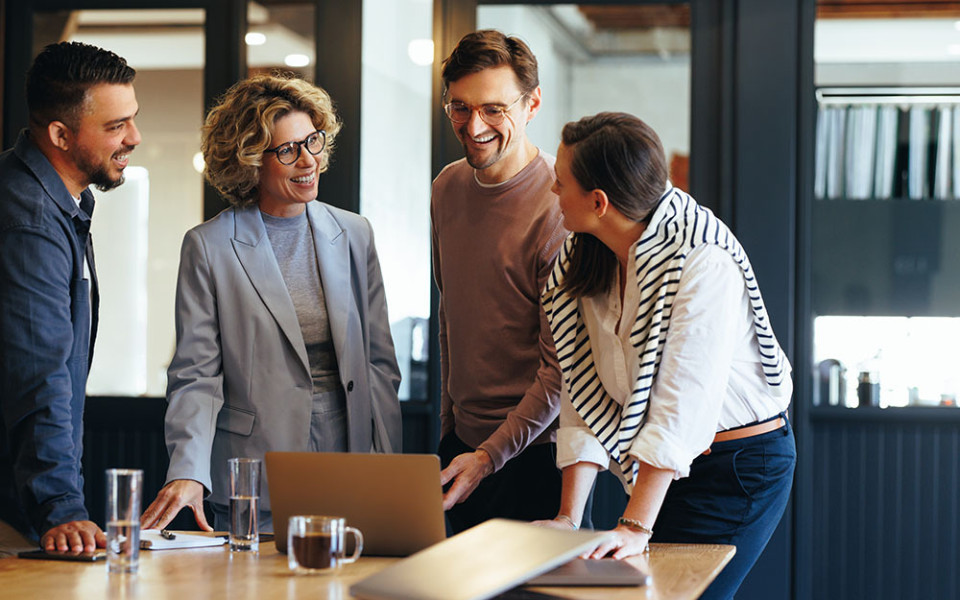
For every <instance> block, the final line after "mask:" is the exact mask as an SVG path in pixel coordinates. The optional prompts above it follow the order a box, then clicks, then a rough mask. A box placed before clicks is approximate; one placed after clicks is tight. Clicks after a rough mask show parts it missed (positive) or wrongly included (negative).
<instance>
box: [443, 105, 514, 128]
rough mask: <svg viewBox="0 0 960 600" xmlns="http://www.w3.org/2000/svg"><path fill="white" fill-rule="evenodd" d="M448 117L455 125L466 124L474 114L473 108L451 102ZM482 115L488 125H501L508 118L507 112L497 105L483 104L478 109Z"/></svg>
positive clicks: (448, 107) (447, 107) (448, 106)
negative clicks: (505, 117)
mask: <svg viewBox="0 0 960 600" xmlns="http://www.w3.org/2000/svg"><path fill="white" fill-rule="evenodd" d="M446 109H447V116H448V117H449V118H450V120H451V121H453V122H454V123H466V122H467V121H469V120H470V115H471V114H473V110H474V109H473V108H472V107H470V106H468V105H466V104H463V103H462V102H451V103H450V104H447V106H446ZM476 110H477V111H479V113H480V118H481V119H482V120H483V122H484V123H486V124H487V125H499V124H500V123H502V122H503V118H504V116H506V110H505V109H504V107H502V106H497V105H496V104H483V105H481V106H479V107H477V109H476Z"/></svg>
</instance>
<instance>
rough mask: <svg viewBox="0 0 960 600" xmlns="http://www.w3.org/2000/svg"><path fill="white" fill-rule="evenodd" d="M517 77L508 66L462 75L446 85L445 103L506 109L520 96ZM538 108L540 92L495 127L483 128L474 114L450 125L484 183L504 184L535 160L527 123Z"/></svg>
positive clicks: (474, 112)
mask: <svg viewBox="0 0 960 600" xmlns="http://www.w3.org/2000/svg"><path fill="white" fill-rule="evenodd" d="M522 93H523V91H522V90H521V89H520V85H519V82H518V81H517V76H516V74H514V72H513V70H512V69H511V68H510V67H509V66H506V65H504V66H500V67H492V68H489V69H484V70H482V71H479V72H477V73H471V74H469V75H465V76H463V77H461V78H460V79H458V80H456V81H453V82H451V83H450V85H449V87H448V89H447V101H448V102H462V103H464V104H467V105H469V106H474V107H479V106H481V105H483V104H495V105H499V106H503V107H504V108H506V107H508V106H510V105H511V104H512V103H513V102H514V101H515V100H516V99H517V98H519V97H520V96H521V95H522ZM539 108H540V88H537V89H536V90H534V91H532V92H530V94H528V97H527V98H525V99H523V100H521V101H520V102H517V103H516V104H515V105H514V106H513V107H512V108H511V109H510V110H509V111H507V112H506V115H505V118H504V119H503V122H502V123H500V124H499V125H497V126H492V125H489V124H487V123H486V122H484V121H483V119H481V118H480V115H479V113H478V112H477V111H473V112H472V113H471V114H470V118H469V119H468V120H467V121H466V122H465V123H453V122H451V125H452V126H453V131H454V133H456V134H457V139H459V140H460V143H461V144H463V150H464V152H465V154H466V158H467V162H468V163H469V164H470V166H471V167H473V168H474V169H476V170H477V176H478V177H479V178H480V180H481V181H483V182H485V183H497V182H501V181H506V180H507V179H509V178H510V177H513V176H514V175H516V174H517V173H519V172H520V171H521V170H522V169H523V167H525V166H526V165H527V163H529V162H530V160H532V159H533V157H534V156H536V153H537V150H536V147H534V146H533V144H532V143H531V142H530V141H529V140H528V139H527V122H529V121H530V120H531V119H532V118H533V116H534V115H535V114H536V112H537V111H538V110H539Z"/></svg>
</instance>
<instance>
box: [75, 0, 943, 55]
mask: <svg viewBox="0 0 960 600" xmlns="http://www.w3.org/2000/svg"><path fill="white" fill-rule="evenodd" d="M204 16H205V15H204V11H203V10H99V11H79V13H78V26H79V29H78V32H77V35H76V36H75V37H74V38H73V39H75V40H77V41H83V42H87V43H92V44H96V45H99V46H102V47H105V48H109V49H111V50H113V51H114V52H116V53H117V54H120V55H121V56H123V57H125V58H126V59H127V61H128V62H129V63H130V64H131V65H132V66H133V67H134V68H138V69H199V68H202V67H203V56H204V50H203V30H202V27H203V22H204ZM268 19H269V11H267V10H266V9H264V8H263V7H262V6H260V5H257V4H253V3H251V10H250V13H249V14H248V20H249V22H250V30H251V31H258V32H261V33H263V34H265V35H266V37H267V42H266V44H264V45H262V46H250V47H249V52H248V63H249V64H250V66H253V67H265V66H275V65H282V64H283V61H284V58H285V57H286V56H287V55H289V54H305V55H307V56H308V57H310V60H311V64H312V62H313V60H314V56H313V54H314V51H313V41H312V40H309V39H306V38H304V37H302V36H300V35H297V34H296V33H294V32H292V31H290V30H289V29H287V28H285V27H282V26H280V25H277V24H273V23H270V22H269V20H268ZM123 25H132V26H135V27H136V29H135V30H132V31H124V30H123V29H122V28H120V27H118V26H123ZM814 36H815V37H814V56H815V60H816V62H817V63H821V64H827V63H910V62H917V63H930V62H934V63H936V62H957V61H960V22H958V21H955V20H951V19H857V20H854V19H820V20H818V21H817V23H816V26H815V34H814Z"/></svg>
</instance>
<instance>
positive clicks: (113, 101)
mask: <svg viewBox="0 0 960 600" xmlns="http://www.w3.org/2000/svg"><path fill="white" fill-rule="evenodd" d="M138 110H139V107H138V105H137V98H136V96H135V94H134V92H133V86H132V85H118V84H100V85H95V86H93V87H92V88H90V89H89V90H88V91H87V97H86V100H85V102H84V107H83V110H82V111H81V114H80V118H79V121H78V123H77V127H76V129H75V131H74V132H73V134H74V143H73V145H72V147H71V151H70V159H71V160H72V161H73V165H74V167H75V170H76V172H77V173H78V175H77V177H76V178H77V179H78V181H77V183H78V184H79V186H80V188H85V187H87V186H88V185H96V186H97V187H98V188H99V189H100V190H103V191H106V190H109V189H113V188H115V187H117V186H118V185H120V184H121V183H123V170H124V169H125V168H126V167H127V164H128V162H129V156H130V153H131V152H133V149H134V148H136V147H137V145H138V144H139V143H140V131H139V130H137V126H136V125H135V124H134V122H133V119H134V116H136V114H137V111H138Z"/></svg>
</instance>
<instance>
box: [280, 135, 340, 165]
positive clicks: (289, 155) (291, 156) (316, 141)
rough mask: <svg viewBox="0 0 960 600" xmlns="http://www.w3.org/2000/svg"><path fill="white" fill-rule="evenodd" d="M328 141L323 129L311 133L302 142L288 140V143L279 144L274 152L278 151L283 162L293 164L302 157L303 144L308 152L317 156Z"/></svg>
mask: <svg viewBox="0 0 960 600" xmlns="http://www.w3.org/2000/svg"><path fill="white" fill-rule="evenodd" d="M326 143H327V138H326V136H325V135H324V133H323V132H322V131H316V132H314V133H311V134H310V135H309V136H308V137H307V139H305V140H303V141H302V142H287V143H286V144H283V145H281V146H278V147H277V148H276V150H274V151H273V152H276V154H277V159H279V160H280V162H281V163H282V164H285V165H292V164H293V163H295V162H297V160H298V159H299V158H300V147H301V146H304V147H306V149H307V152H309V153H310V154H312V155H314V156H316V155H318V154H320V153H321V152H323V148H324V146H326Z"/></svg>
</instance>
